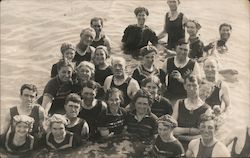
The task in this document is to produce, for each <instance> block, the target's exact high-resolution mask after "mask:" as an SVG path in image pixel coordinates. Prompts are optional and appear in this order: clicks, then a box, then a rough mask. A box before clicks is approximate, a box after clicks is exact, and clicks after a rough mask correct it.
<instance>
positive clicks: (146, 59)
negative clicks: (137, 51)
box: [143, 52, 155, 66]
mask: <svg viewBox="0 0 250 158" xmlns="http://www.w3.org/2000/svg"><path fill="white" fill-rule="evenodd" d="M154 61H155V52H151V53H149V54H147V55H145V56H143V63H144V64H146V65H150V66H152V65H153V64H154Z"/></svg>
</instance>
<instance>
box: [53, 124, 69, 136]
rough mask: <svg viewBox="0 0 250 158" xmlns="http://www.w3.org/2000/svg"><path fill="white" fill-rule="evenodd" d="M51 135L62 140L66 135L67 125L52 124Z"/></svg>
mask: <svg viewBox="0 0 250 158" xmlns="http://www.w3.org/2000/svg"><path fill="white" fill-rule="evenodd" d="M51 133H52V134H53V136H54V138H55V139H62V138H63V137H64V135H65V133H66V130H65V125H64V124H63V123H56V122H55V123H52V125H51Z"/></svg>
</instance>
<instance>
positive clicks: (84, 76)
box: [77, 66, 92, 81]
mask: <svg viewBox="0 0 250 158" xmlns="http://www.w3.org/2000/svg"><path fill="white" fill-rule="evenodd" d="M77 76H78V79H80V80H82V81H88V80H90V79H91V77H92V72H91V70H90V68H88V67H87V66H82V67H80V68H79V69H78V70H77Z"/></svg>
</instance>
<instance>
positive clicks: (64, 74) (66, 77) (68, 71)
mask: <svg viewBox="0 0 250 158" xmlns="http://www.w3.org/2000/svg"><path fill="white" fill-rule="evenodd" d="M72 73H73V70H72V68H71V67H69V66H64V67H62V68H61V69H60V70H59V72H58V76H59V79H60V80H61V81H62V82H68V81H70V79H71V77H72Z"/></svg>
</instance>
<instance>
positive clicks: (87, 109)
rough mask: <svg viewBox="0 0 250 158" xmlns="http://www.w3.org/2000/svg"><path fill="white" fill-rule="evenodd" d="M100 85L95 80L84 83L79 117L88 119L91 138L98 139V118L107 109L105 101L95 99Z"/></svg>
mask: <svg viewBox="0 0 250 158" xmlns="http://www.w3.org/2000/svg"><path fill="white" fill-rule="evenodd" d="M97 89H98V86H97V85H96V82H94V81H91V80H90V81H88V82H86V83H84V84H83V86H82V91H81V98H82V102H83V103H82V108H81V111H80V113H79V115H78V117H80V118H82V119H84V120H86V121H87V122H88V125H89V132H90V136H89V138H90V140H96V139H97V138H98V136H99V132H98V130H97V126H98V120H99V117H100V116H101V113H102V112H103V111H105V110H106V108H107V105H106V103H105V102H103V101H101V100H99V99H95V97H96V93H97Z"/></svg>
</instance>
